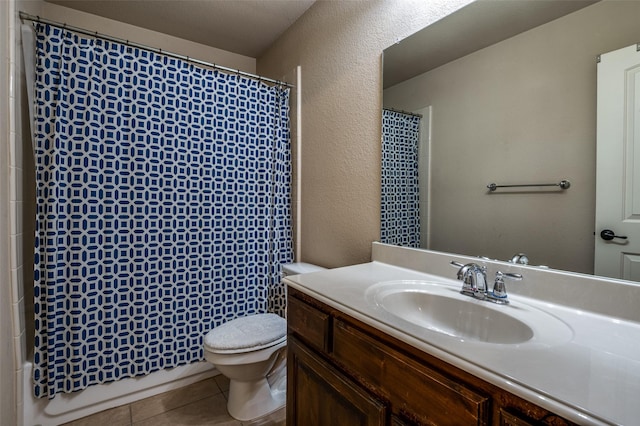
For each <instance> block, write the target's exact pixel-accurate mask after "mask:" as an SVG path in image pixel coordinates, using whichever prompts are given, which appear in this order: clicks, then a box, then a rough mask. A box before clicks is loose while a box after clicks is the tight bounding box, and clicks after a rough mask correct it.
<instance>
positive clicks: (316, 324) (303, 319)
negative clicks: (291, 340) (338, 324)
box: [287, 297, 331, 352]
mask: <svg viewBox="0 0 640 426" xmlns="http://www.w3.org/2000/svg"><path fill="white" fill-rule="evenodd" d="M287 303H288V306H287V319H288V321H287V324H288V327H289V333H295V334H296V335H297V336H298V337H299V338H300V339H301V340H303V341H305V342H307V343H308V344H309V345H311V346H314V347H315V348H317V349H320V350H322V351H324V352H329V332H330V324H331V318H330V316H329V314H326V313H324V312H322V311H320V310H319V309H316V308H314V307H313V306H311V305H309V304H308V303H305V302H303V301H302V300H300V299H296V298H295V297H289V299H288V302H287Z"/></svg>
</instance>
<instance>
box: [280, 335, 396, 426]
mask: <svg viewBox="0 0 640 426" xmlns="http://www.w3.org/2000/svg"><path fill="white" fill-rule="evenodd" d="M287 346H288V351H289V352H288V354H289V356H288V360H287V368H288V371H287V380H288V382H287V394H288V396H289V399H288V401H287V425H288V426H357V425H362V426H365V425H384V424H385V422H386V418H387V410H386V407H385V406H384V404H382V403H381V402H380V401H378V400H377V399H375V398H373V397H372V396H370V395H369V394H368V393H367V392H366V391H364V390H363V389H361V388H360V387H359V386H358V385H357V384H355V383H353V382H351V380H349V378H347V377H346V376H344V375H342V374H341V373H340V372H338V371H336V370H335V368H333V367H332V366H331V365H330V364H328V363H327V362H326V361H324V360H323V359H321V358H320V357H319V356H318V355H315V354H314V353H313V352H311V350H309V349H308V348H306V347H305V346H304V345H303V344H301V343H300V342H298V341H297V340H296V339H295V338H293V337H292V336H289V340H288V342H287Z"/></svg>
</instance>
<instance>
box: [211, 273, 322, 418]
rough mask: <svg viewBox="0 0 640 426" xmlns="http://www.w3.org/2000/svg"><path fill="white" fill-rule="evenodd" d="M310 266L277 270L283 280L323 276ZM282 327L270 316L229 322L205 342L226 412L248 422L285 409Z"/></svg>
mask: <svg viewBox="0 0 640 426" xmlns="http://www.w3.org/2000/svg"><path fill="white" fill-rule="evenodd" d="M323 269H324V268H322V267H319V266H316V265H311V264H309V263H302V262H300V263H290V264H286V265H283V266H282V276H283V277H285V276H288V275H295V274H303V273H307V272H314V271H319V270H323ZM286 345H287V321H286V320H285V319H284V318H282V317H280V316H278V315H276V314H272V313H267V314H256V315H249V316H246V317H241V318H236V319H234V320H231V321H228V322H226V323H224V324H222V325H220V326H218V327H216V328H214V329H213V330H211V331H209V332H208V333H207V335H206V336H205V338H204V357H205V359H206V360H207V361H209V362H210V363H211V364H213V365H214V366H215V367H216V368H217V370H218V371H219V372H220V373H221V374H223V375H224V376H225V377H227V378H228V379H229V397H228V402H227V410H228V411H229V414H230V415H231V416H232V417H234V418H235V419H237V420H240V421H248V420H253V419H256V418H258V417H262V416H264V415H267V414H269V413H271V412H273V411H276V410H278V409H280V408H281V407H283V406H284V404H285V399H286V373H287V372H286V352H285V351H286Z"/></svg>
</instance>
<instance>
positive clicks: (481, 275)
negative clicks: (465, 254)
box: [451, 262, 487, 299]
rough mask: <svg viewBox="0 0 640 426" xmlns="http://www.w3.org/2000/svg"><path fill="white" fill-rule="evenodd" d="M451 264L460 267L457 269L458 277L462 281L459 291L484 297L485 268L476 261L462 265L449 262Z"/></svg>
mask: <svg viewBox="0 0 640 426" xmlns="http://www.w3.org/2000/svg"><path fill="white" fill-rule="evenodd" d="M451 265H453V266H456V267H458V268H460V269H459V270H458V279H459V280H460V281H462V290H461V291H460V293H462V294H466V295H467V296H472V297H475V298H477V299H484V297H485V295H486V293H487V268H486V267H485V266H480V265H478V264H476V263H467V264H466V265H463V264H462V263H459V262H451Z"/></svg>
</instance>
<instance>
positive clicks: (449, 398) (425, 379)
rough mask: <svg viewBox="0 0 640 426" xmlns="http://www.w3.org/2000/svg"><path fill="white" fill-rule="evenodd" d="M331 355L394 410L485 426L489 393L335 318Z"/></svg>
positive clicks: (440, 421) (433, 421) (420, 419)
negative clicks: (453, 377)
mask: <svg viewBox="0 0 640 426" xmlns="http://www.w3.org/2000/svg"><path fill="white" fill-rule="evenodd" d="M333 356H334V358H335V359H336V360H337V361H338V362H340V363H341V364H342V365H344V366H345V368H346V369H347V370H349V371H350V372H352V373H353V374H354V375H356V376H357V377H359V378H360V379H361V380H363V381H364V382H365V383H366V385H367V386H368V387H369V386H370V387H372V388H375V389H379V391H380V393H381V394H382V396H383V397H384V398H385V399H387V400H389V401H390V403H391V405H392V412H393V413H394V414H397V413H403V415H405V416H407V417H409V418H414V419H416V420H417V421H418V422H420V423H425V424H437V425H456V426H459V425H486V424H488V417H489V402H490V401H489V398H487V397H485V396H483V395H480V394H478V393H476V392H474V391H473V390H471V389H469V388H466V387H465V386H463V385H461V384H460V383H458V382H456V381H453V380H451V379H449V378H448V377H446V376H444V375H442V374H440V373H438V372H437V371H435V370H432V369H430V368H428V367H426V366H424V365H422V364H420V363H418V362H417V361H415V360H413V359H411V358H409V357H408V356H406V355H404V354H402V353H400V352H398V351H396V350H395V349H393V348H390V347H388V346H386V345H384V344H382V343H381V342H379V341H376V340H375V339H374V338H372V337H370V336H369V335H367V334H365V333H363V332H361V331H360V330H358V329H356V328H354V327H352V326H350V325H349V324H346V323H344V322H342V321H335V325H334V330H333Z"/></svg>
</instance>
